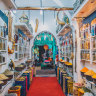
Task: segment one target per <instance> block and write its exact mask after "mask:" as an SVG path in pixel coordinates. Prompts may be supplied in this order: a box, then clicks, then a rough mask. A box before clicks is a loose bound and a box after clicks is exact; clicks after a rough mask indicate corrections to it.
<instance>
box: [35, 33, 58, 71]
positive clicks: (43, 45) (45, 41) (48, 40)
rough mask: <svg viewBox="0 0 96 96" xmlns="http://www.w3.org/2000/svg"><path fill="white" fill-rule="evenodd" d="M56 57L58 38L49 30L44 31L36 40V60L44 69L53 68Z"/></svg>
mask: <svg viewBox="0 0 96 96" xmlns="http://www.w3.org/2000/svg"><path fill="white" fill-rule="evenodd" d="M55 58H56V40H55V38H54V36H53V35H52V34H50V33H48V32H42V33H40V34H39V35H37V36H36V38H35V40H34V60H35V65H36V66H41V68H42V69H47V68H53V66H54V64H55Z"/></svg>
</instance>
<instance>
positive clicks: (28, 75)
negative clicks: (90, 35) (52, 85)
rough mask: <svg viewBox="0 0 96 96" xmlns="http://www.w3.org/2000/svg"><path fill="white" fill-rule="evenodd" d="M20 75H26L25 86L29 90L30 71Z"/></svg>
mask: <svg viewBox="0 0 96 96" xmlns="http://www.w3.org/2000/svg"><path fill="white" fill-rule="evenodd" d="M22 76H27V88H28V90H29V87H30V72H27V73H26V72H25V73H23V74H22Z"/></svg>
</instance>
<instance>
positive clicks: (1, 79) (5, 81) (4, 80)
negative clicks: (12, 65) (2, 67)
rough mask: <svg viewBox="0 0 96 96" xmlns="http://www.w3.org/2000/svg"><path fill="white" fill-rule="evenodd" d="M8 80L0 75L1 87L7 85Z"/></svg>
mask: <svg viewBox="0 0 96 96" xmlns="http://www.w3.org/2000/svg"><path fill="white" fill-rule="evenodd" d="M8 80H9V78H8V77H7V76H5V75H4V74H0V81H3V82H4V83H3V85H6V84H7V81H8Z"/></svg>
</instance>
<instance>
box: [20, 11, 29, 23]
mask: <svg viewBox="0 0 96 96" xmlns="http://www.w3.org/2000/svg"><path fill="white" fill-rule="evenodd" d="M19 20H20V22H22V23H28V22H29V19H28V16H27V15H26V14H25V13H24V11H23V14H22V16H21V17H20V18H19Z"/></svg>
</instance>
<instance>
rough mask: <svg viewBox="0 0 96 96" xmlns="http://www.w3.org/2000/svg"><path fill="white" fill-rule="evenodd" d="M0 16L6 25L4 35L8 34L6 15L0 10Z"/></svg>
mask: <svg viewBox="0 0 96 96" xmlns="http://www.w3.org/2000/svg"><path fill="white" fill-rule="evenodd" d="M0 17H1V18H2V20H3V21H4V22H5V23H6V25H7V30H6V35H8V17H7V16H6V15H5V14H4V13H3V12H2V11H1V10H0Z"/></svg>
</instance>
